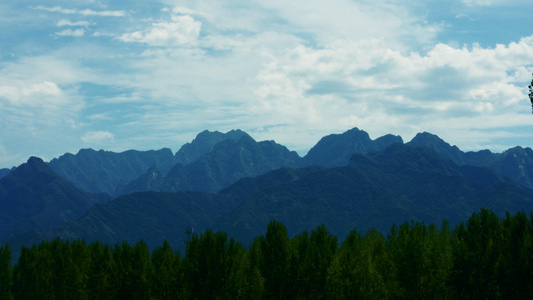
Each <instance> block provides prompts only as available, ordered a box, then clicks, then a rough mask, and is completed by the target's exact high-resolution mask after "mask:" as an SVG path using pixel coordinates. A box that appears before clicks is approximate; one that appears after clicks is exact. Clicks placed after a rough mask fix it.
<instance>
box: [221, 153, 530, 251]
mask: <svg viewBox="0 0 533 300" xmlns="http://www.w3.org/2000/svg"><path fill="white" fill-rule="evenodd" d="M479 175H483V176H482V177H481V178H478V176H479ZM482 207H485V208H488V209H492V210H494V211H495V212H496V213H498V214H500V215H502V214H504V213H505V211H506V210H509V211H513V212H516V211H518V210H522V209H524V210H526V211H530V210H532V209H533V193H532V192H531V190H527V189H524V188H523V187H521V186H519V185H517V184H515V183H514V182H512V181H511V180H510V179H509V178H505V177H502V176H501V175H499V174H498V173H496V172H494V171H492V170H490V169H488V168H480V167H471V166H458V165H457V164H455V163H453V162H451V161H450V160H448V159H446V158H444V157H443V156H441V155H439V154H437V153H436V152H434V151H431V150H429V149H420V148H414V147H409V146H405V145H401V144H396V145H393V146H391V147H389V148H387V149H385V150H384V151H382V152H376V153H372V154H369V155H368V156H364V155H360V154H359V155H354V157H353V159H352V161H351V163H350V164H349V165H347V166H344V167H335V168H331V169H323V170H318V171H316V172H313V173H309V174H307V175H306V176H303V177H301V178H299V179H297V180H294V181H290V182H287V183H285V184H279V185H276V186H271V187H268V188H264V189H261V190H259V191H256V192H255V193H254V194H253V195H251V196H250V197H248V198H246V199H244V200H243V201H242V203H241V204H240V205H239V206H238V207H237V208H236V209H235V210H234V211H232V212H231V213H230V214H228V215H226V216H223V217H221V218H220V219H219V220H217V222H216V223H215V224H214V225H213V227H215V228H217V229H221V230H224V231H226V232H228V234H229V235H232V236H235V237H236V238H237V239H239V240H243V241H250V240H251V238H253V237H254V236H255V235H257V234H258V232H261V231H260V230H262V228H265V226H266V225H267V224H268V222H269V221H270V220H272V219H276V220H278V221H281V222H282V223H284V224H285V225H286V226H287V229H288V230H289V233H291V234H294V233H298V232H301V231H303V230H310V229H312V228H313V227H314V226H316V225H317V224H325V225H326V227H327V228H328V230H330V231H331V232H332V233H334V234H337V235H338V236H339V238H340V239H343V238H344V237H345V236H346V234H348V232H349V231H350V230H351V229H353V228H357V229H358V230H360V231H363V232H364V231H366V230H368V229H370V228H371V227H375V228H377V229H378V230H381V231H389V230H390V226H392V224H395V223H396V224H399V223H402V222H404V221H406V220H411V219H413V220H418V221H422V220H424V221H426V222H435V223H437V224H440V222H442V221H443V220H444V219H447V220H448V221H449V222H450V223H451V224H452V225H453V224H457V223H458V222H460V221H462V220H465V219H466V218H468V217H469V216H470V215H471V214H472V213H473V212H475V211H478V210H479V209H480V208H482Z"/></svg>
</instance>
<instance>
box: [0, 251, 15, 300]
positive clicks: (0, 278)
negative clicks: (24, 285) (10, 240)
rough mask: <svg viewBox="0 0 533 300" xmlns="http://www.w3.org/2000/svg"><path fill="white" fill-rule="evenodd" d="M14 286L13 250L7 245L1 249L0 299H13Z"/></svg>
mask: <svg viewBox="0 0 533 300" xmlns="http://www.w3.org/2000/svg"><path fill="white" fill-rule="evenodd" d="M12 285H13V270H12V268H11V249H10V248H9V245H7V244H6V245H4V246H3V247H0V299H13V294H12V292H11V288H12Z"/></svg>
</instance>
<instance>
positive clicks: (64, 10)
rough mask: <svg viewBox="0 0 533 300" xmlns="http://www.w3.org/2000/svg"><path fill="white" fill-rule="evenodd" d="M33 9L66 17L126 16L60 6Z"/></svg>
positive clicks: (106, 11) (115, 12)
mask: <svg viewBox="0 0 533 300" xmlns="http://www.w3.org/2000/svg"><path fill="white" fill-rule="evenodd" d="M32 8H33V9H38V10H45V11H49V12H58V13H61V14H68V15H73V14H76V15H82V16H101V17H124V16H126V12H125V11H123V10H101V11H95V10H92V9H71V8H63V7H60V6H54V7H46V6H42V5H39V6H35V7H32Z"/></svg>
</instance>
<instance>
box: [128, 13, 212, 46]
mask: <svg viewBox="0 0 533 300" xmlns="http://www.w3.org/2000/svg"><path fill="white" fill-rule="evenodd" d="M201 27H202V23H201V22H199V21H196V20H195V19H194V18H193V17H191V16H189V15H185V16H181V15H172V16H171V21H170V22H159V23H153V24H152V26H151V28H150V29H148V30H145V31H135V32H132V33H127V34H124V35H122V36H121V37H119V39H120V40H122V41H124V42H139V43H146V44H148V45H151V46H177V45H186V44H194V43H195V42H196V40H197V38H198V35H199V34H200V29H201Z"/></svg>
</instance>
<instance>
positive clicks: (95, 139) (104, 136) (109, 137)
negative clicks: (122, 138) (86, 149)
mask: <svg viewBox="0 0 533 300" xmlns="http://www.w3.org/2000/svg"><path fill="white" fill-rule="evenodd" d="M114 139H115V135H114V134H112V133H111V132H108V131H90V132H87V133H86V134H85V135H83V136H82V137H81V140H82V141H83V142H84V143H87V144H104V143H109V142H113V140H114Z"/></svg>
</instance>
